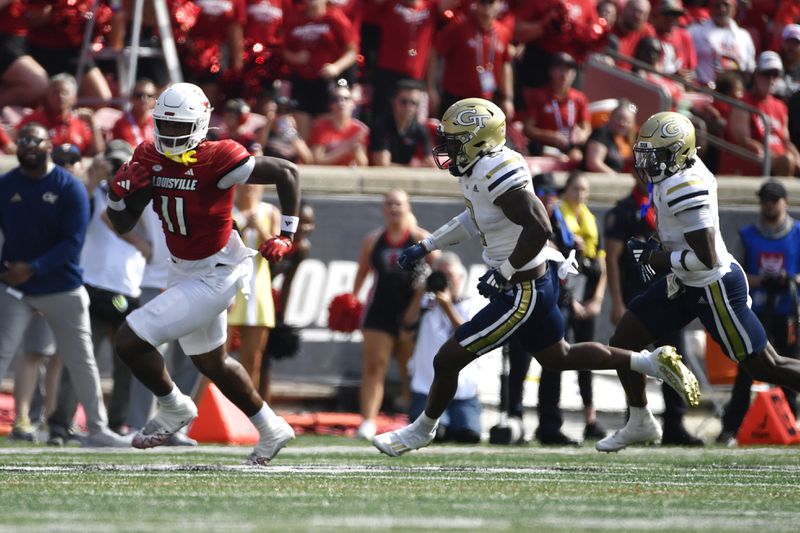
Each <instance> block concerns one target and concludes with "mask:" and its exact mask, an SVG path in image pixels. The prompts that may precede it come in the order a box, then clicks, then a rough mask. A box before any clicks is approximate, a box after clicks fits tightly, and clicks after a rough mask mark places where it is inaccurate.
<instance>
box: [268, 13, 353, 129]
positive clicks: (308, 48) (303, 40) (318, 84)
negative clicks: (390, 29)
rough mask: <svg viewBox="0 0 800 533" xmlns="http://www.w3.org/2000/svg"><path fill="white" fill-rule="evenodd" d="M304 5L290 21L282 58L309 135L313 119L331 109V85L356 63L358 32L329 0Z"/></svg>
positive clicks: (299, 117) (299, 122) (300, 124)
mask: <svg viewBox="0 0 800 533" xmlns="http://www.w3.org/2000/svg"><path fill="white" fill-rule="evenodd" d="M302 5H303V10H302V11H301V12H300V13H298V14H296V15H293V16H292V17H291V19H290V20H288V21H287V24H286V46H285V48H284V50H283V58H284V60H285V61H286V63H287V64H288V66H289V73H290V76H291V79H292V98H294V99H295V100H296V101H297V111H296V113H295V118H296V120H297V130H298V132H299V133H300V136H301V137H303V138H307V137H308V134H309V131H310V129H311V121H312V119H313V118H314V117H317V116H319V115H321V114H322V113H325V112H326V111H327V110H328V106H327V102H328V93H329V91H330V85H331V84H332V82H333V81H334V80H336V79H337V78H339V76H340V75H341V74H342V73H343V72H344V71H345V70H347V69H348V68H349V67H350V66H351V65H353V64H354V63H355V60H356V52H357V44H356V43H357V35H356V33H355V30H354V29H353V25H352V24H351V23H350V21H349V20H348V19H347V17H346V16H345V15H344V13H342V11H341V10H340V9H338V8H336V7H333V6H328V5H327V2H326V0H303V4H302ZM349 81H352V80H349Z"/></svg>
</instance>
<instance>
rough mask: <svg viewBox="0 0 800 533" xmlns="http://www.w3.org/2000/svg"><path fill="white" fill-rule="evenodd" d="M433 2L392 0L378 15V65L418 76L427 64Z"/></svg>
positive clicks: (434, 11) (434, 23)
mask: <svg viewBox="0 0 800 533" xmlns="http://www.w3.org/2000/svg"><path fill="white" fill-rule="evenodd" d="M437 16H438V15H437V13H436V6H435V5H434V4H433V2H430V1H428V0H422V2H419V3H418V4H417V5H415V6H409V5H406V4H404V3H403V2H402V1H400V0H394V1H392V2H389V3H388V4H387V5H386V10H385V11H384V13H383V16H382V17H381V22H380V28H381V44H380V48H378V67H380V68H382V69H386V70H391V71H392V72H396V73H399V74H404V75H406V76H408V77H409V78H413V79H415V80H421V79H422V78H423V76H424V75H425V68H426V66H427V65H428V53H429V52H430V50H431V46H432V45H433V30H434V27H435V26H436V19H437Z"/></svg>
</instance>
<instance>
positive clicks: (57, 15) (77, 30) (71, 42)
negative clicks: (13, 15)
mask: <svg viewBox="0 0 800 533" xmlns="http://www.w3.org/2000/svg"><path fill="white" fill-rule="evenodd" d="M93 3H94V0H57V1H55V2H52V1H48V2H46V1H43V0H29V1H28V5H29V8H32V9H34V10H36V11H39V10H42V9H43V8H44V7H45V6H50V7H51V10H50V16H49V17H48V18H47V21H46V22H45V23H44V24H43V25H41V26H34V27H30V28H29V29H28V42H29V43H30V44H33V45H36V46H41V47H43V48H54V49H78V48H80V46H81V44H83V35H84V30H85V28H86V20H87V16H89V15H90V14H91V12H92V4H93Z"/></svg>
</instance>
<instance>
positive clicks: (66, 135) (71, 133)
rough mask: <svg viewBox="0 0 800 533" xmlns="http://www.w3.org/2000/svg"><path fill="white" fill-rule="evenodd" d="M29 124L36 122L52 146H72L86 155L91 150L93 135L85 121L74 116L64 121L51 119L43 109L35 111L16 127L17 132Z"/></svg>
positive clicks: (56, 118)
mask: <svg viewBox="0 0 800 533" xmlns="http://www.w3.org/2000/svg"><path fill="white" fill-rule="evenodd" d="M29 122H38V123H39V124H41V125H42V126H44V127H45V128H47V133H48V134H50V141H52V143H53V146H58V145H59V144H65V143H70V144H74V145H75V146H77V147H78V149H79V150H80V151H81V154H83V155H86V154H87V153H88V152H90V151H91V150H90V149H91V148H92V142H93V139H94V133H93V132H92V128H90V127H89V124H87V123H86V122H85V121H83V120H81V119H79V118H78V117H77V116H76V115H75V114H71V115H70V116H69V118H67V119H66V120H65V119H63V118H62V117H55V118H51V117H50V115H48V114H47V112H46V111H45V110H44V109H37V110H36V111H34V112H33V113H31V114H30V115H28V116H27V117H25V118H23V119H22V120H21V121H20V123H19V124H18V125H17V131H19V130H20V129H22V126H24V125H25V124H28V123H29Z"/></svg>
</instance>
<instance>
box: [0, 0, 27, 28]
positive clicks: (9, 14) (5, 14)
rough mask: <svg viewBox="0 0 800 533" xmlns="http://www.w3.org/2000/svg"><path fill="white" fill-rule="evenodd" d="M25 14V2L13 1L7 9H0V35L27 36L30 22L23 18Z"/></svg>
mask: <svg viewBox="0 0 800 533" xmlns="http://www.w3.org/2000/svg"><path fill="white" fill-rule="evenodd" d="M24 13H25V2H24V1H23V0H12V1H11V3H10V4H8V5H7V6H6V7H4V8H3V9H0V35H19V36H25V35H27V33H28V22H27V21H26V20H25V18H24V17H23V14H24Z"/></svg>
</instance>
